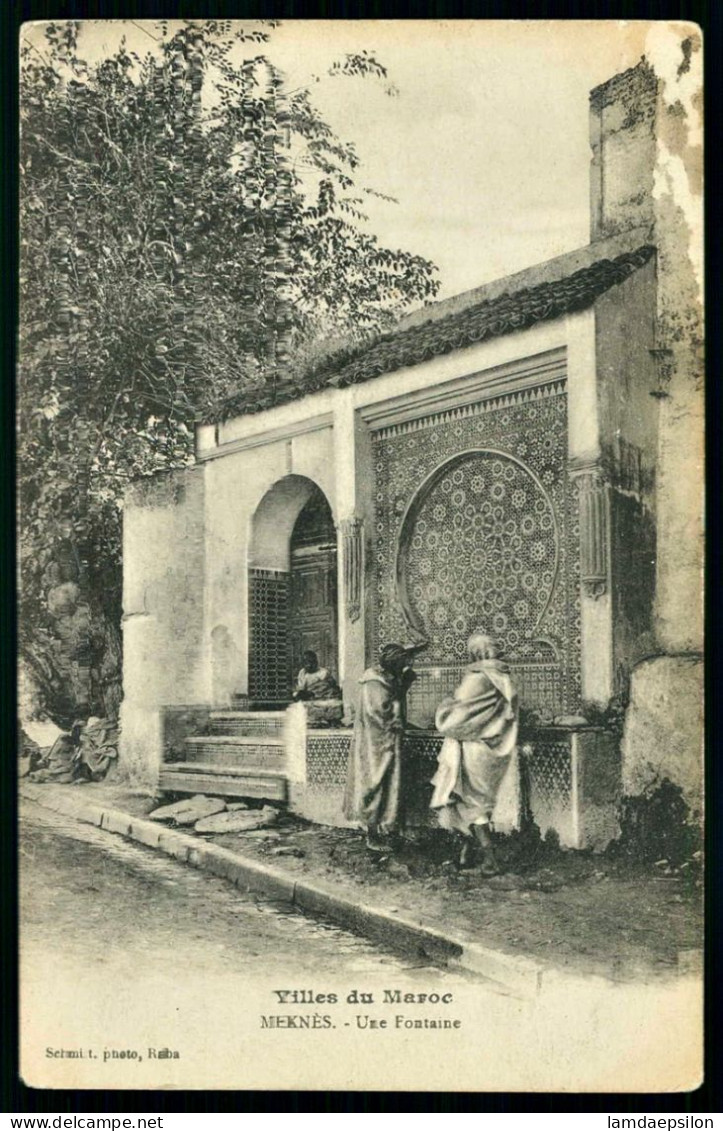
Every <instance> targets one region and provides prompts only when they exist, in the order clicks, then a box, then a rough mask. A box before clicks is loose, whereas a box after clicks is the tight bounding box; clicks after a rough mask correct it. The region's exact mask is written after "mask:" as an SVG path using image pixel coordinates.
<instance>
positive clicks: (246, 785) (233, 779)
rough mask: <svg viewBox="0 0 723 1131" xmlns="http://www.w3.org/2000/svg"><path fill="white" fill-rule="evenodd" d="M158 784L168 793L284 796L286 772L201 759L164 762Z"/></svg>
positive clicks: (270, 798)
mask: <svg viewBox="0 0 723 1131" xmlns="http://www.w3.org/2000/svg"><path fill="white" fill-rule="evenodd" d="M158 785H159V788H160V789H161V790H162V791H165V792H169V793H171V792H172V793H207V794H210V795H211V796H212V797H239V798H241V797H255V798H261V799H263V800H266V801H282V802H284V803H286V801H287V800H288V785H287V781H286V776H285V775H284V774H283V773H281V772H278V771H273V770H266V769H259V768H255V767H243V766H229V765H223V766H218V765H215V764H213V763H203V762H164V763H163V765H162V766H161V772H160V777H159V781H158Z"/></svg>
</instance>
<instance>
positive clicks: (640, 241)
mask: <svg viewBox="0 0 723 1131" xmlns="http://www.w3.org/2000/svg"><path fill="white" fill-rule="evenodd" d="M669 96H670V92H668V95H667V97H668V98H669ZM667 105H668V103H667V102H666V92H665V91H664V90H663V89H661V83H660V81H659V80H657V79H656V78H655V76H654V75H653V73H652V71H651V70H650V69H649V68H648V67H647V65H645V64H644V63H641V64H640V65H639V66H638V67H637V68H634V69H633V70H632V71H629V72H626V73H625V74H624V75H621V76H616V77H615V78H614V79H612V80H611V81H610V82H609V83H607V84H605V85H604V86H603V87H601V88H598V89H597V90H596V91H594V92H593V94H592V97H591V142H592V148H593V163H592V176H591V212H592V219H591V228H592V242H591V243H590V244H589V245H588V246H587V247H585V248H582V249H580V250H579V251H576V252H573V253H570V254H568V255H565V256H562V257H559V258H556V259H553V260H550V261H549V262H547V263H544V264H541V265H539V266H536V267H532V268H530V269H528V270H526V271H523V272H520V273H518V274H516V275H513V276H509V277H506V278H504V279H502V280H499V281H497V282H494V283H491V284H488V285H486V286H484V287H481V288H479V289H478V290H475V291H472V292H468V293H467V294H464V295H460V296H457V297H456V298H454V299H451V300H448V301H446V302H441V303H437V304H435V305H433V306H430V307H427V308H424V309H423V310H421V311H418V312H417V313H415V314H414V315H411V316H409V317H408V318H406V319H405V320H403V321H402V322H401V323H400V324H399V325H398V327H396V328H395V329H394V330H393V331H392V332H390V333H388V334H386V335H384V337H382V338H381V339H379V340H378V341H376V342H373V343H371V344H368V345H366V346H364V347H360V348H358V349H356V350H349V351H347V352H346V353H344V354H339V355H336V356H332V357H330V358H328V359H326V360H325V361H324V362H323V363H321V364H319V366H318V367H317V369H316V370H314V371H312V372H310V373H309V375H308V384H307V387H306V391H305V392H304V395H302V396H298V394H297V395H295V396H294V397H292V396H291V395H289V397H288V399H286V400H284V399H283V395H282V396H281V397H280V398H279V401H280V403H277V404H276V405H274V406H273V407H269V408H266V409H264V410H262V411H248V412H241V413H240V414H239V415H238V416H236V417H234V418H232V419H229V420H227V421H226V422H225V423H222V424H220V425H200V426H199V427H198V428H197V435H196V464H195V466H194V467H192V468H189V469H188V470H185V471H181V472H173V473H169V474H166V475H162V476H159V477H155V478H152V479H145V480H142V481H139V482H137V483H136V484H134V485H133V486H132V487H131V489H130V490H129V492H128V495H127V498H126V504H125V532H124V569H125V584H124V656H125V660H124V667H125V673H126V674H125V687H124V702H123V707H122V717H121V721H122V747H121V757H122V762H123V764H124V765H125V767H126V770H127V772H128V773H129V774H130V775H131V776H133V777H134V778H135V779H136V780H137V781H139V782H142V783H144V784H146V785H148V786H151V787H155V786H157V785H158V784H159V783H160V785H161V787H162V788H166V789H169V790H171V789H176V790H185V789H189V790H192V792H202V791H208V792H213V791H217V792H222V793H228V794H233V795H239V796H245V795H249V794H250V795H254V796H264V797H270V798H276V799H279V800H286V801H288V802H289V803H290V804H291V805H292V807H294V808H295V809H297V810H298V811H299V812H301V813H303V814H305V815H307V816H310V817H313V818H315V819H318V820H323V821H327V822H329V823H343V818H342V817H341V812H340V807H341V793H342V789H343V779H344V774H345V767H346V758H347V754H348V748H349V737H350V731H349V728H348V725H346V726H345V725H341V724H339V722H338V719H337V718H336V716H334V715H333V712H332V714H331V715H329V716H328V717H325V718H322V719H319V718H318V717H315V716H314V714H313V712H311V713H310V712H309V711H308V710H307V709H306V708H305V707H303V706H301V705H296V706H292V707H290V708H289V707H288V704H289V698H290V690H291V686H292V682H293V678H294V675H295V672H296V671H297V670H298V667H299V666H300V657H301V654H302V652H303V651H304V650H305V649H307V648H312V649H313V650H315V651H316V652H317V653H318V654H319V657H320V661H321V663H322V664H323V665H324V666H328V667H330V668H332V670H333V671H334V674H335V675H336V677H337V679H338V680H339V683H340V685H341V688H342V692H343V715H344V721H345V723H346V724H348V723H349V722H350V720H351V718H352V716H353V710H354V705H355V701H356V695H357V687H358V680H359V678H360V676H361V674H362V672H363V671H364V669H365V668H366V667H368V666H369V664H370V663H372V662H374V661H375V658H376V655H377V653H378V648H379V646H380V645H381V644H382V643H384V642H387V641H390V640H400V641H402V642H406V641H410V640H416V639H420V638H425V639H427V640H428V641H429V647H428V648H427V650H426V651H425V652H424V653H422V655H421V657H420V659H419V660H418V661H417V664H416V668H417V672H418V679H417V682H416V683H415V684H414V685H413V688H412V691H411V693H410V698H409V705H408V715H409V720H410V722H411V723H412V724H414V726H415V728H416V729H415V730H414V731H410V734H409V735H408V738H407V742H406V751H407V754H406V756H407V759H408V772H407V782H408V785H407V789H408V793H409V798H408V800H409V807H410V812H412V813H413V814H416V818H415V819H418V820H423V819H424V813H425V810H426V804H427V801H428V797H427V789H428V780H429V777H430V776H431V773H432V771H433V768H434V758H435V755H436V750H437V748H438V740H437V739H436V737H435V735H434V733H433V729H432V728H433V717H434V710H435V707H436V705H437V703H438V702H439V701H440V700H441V699H442V698H443V697H444V696H445V695H447V694H449V693H450V691H451V690H452V688H453V687H454V686H455V684H456V683H457V682H458V680H459V676H460V673H461V670H462V668H463V667H464V664H465V641H466V639H467V637H468V636H469V634H470V632H471V631H473V630H475V629H479V628H483V629H484V630H486V631H489V632H491V633H492V634H493V635H495V636H496V637H498V638H499V639H500V641H501V642H502V644H503V646H504V648H505V652H506V656H507V658H508V660H509V662H510V665H511V668H512V670H513V672H514V674H515V677H516V679H517V682H518V685H519V688H520V697H521V703H522V705H523V710H524V721H525V728H526V729H525V740H526V741H525V746H524V756H523V758H522V759H521V760H520V765H518V767H517V768H516V771H515V774H514V775H511V778H512V779H513V780H511V782H510V783H508V786H507V789H506V794H505V797H504V798H503V799H501V802H500V813H499V814H498V823H499V824H500V825H503V826H504V825H514V824H515V822H516V821H517V820H518V819H519V808H520V804H521V803H523V802H524V804H529V805H531V806H532V810H533V815H534V816H535V819H536V820H537V822H538V824H540V826H541V827H542V828H543V830H544V829H545V828H553V829H555V831H556V832H557V834H558V835H559V836H560V838H561V840H562V842H563V843H566V844H570V845H572V846H583V845H592V846H593V847H604V845H605V844H606V843H607V842H608V841H609V840H610V838H611V837H612V836H614V835H615V831H616V825H615V807H616V805H617V802H618V801H619V797H620V794H621V791H622V790H623V789H629V790H630V789H632V790H633V791H635V790H644V789H645V788H647V786H648V784H649V781H650V780H654V778H655V775H656V774H658V776H659V774H660V772H661V767H662V770H664V771H665V772H666V773H669V776H670V775H671V774H672V775H673V778H674V780H677V781H678V783H679V784H680V785H681V788H683V789H684V790H685V792H686V796H687V797H688V798H689V800H690V803H691V805H693V806H694V804H695V798H696V791H697V790H699V785H700V771H699V762H700V742H699V739H698V738H697V737H696V726H698V727H699V726H700V688H699V680H700V670H699V668H700V655H699V653H700V650H701V641H700V632H699V630H696V628H695V624H694V623H693V622H694V621H695V613H691V612H690V600H693V602H694V603H697V604H696V608H697V607H698V606H699V604H700V573H699V569H700V555H701V547H700V531H699V530H696V529H694V527H695V518H694V517H693V516H694V515H695V514H696V513H697V512H699V510H700V492H701V488H700V474H701V469H700V458H701V457H700V448H701V447H702V444H701V443H699V441H700V433H701V430H702V428H701V421H700V416H699V402H700V398H701V394H700V367H699V365H700V363H699V356H698V352H696V351H697V348H698V346H699V343H697V342H696V341H695V340H694V339H695V336H696V333H697V330H698V327H699V325H700V317H699V312H698V316H697V317H695V316H691V317H690V318H689V319H688V322H687V323H685V324H683V325H681V324H680V320H679V319H678V321H676V322H675V325H674V327H673V329H672V330H671V329H670V322H671V312H672V311H673V310H674V309H678V311H679V307H678V306H676V304H678V303H679V299H680V287H681V285H683V284H682V283H681V280H683V281H684V280H685V278H686V277H687V276H686V265H685V263H684V262H683V261H682V259H681V258H680V257H681V256H682V257H683V258H684V254H685V249H684V248H683V247H682V246H680V247H678V246H677V245H676V239H677V240H678V242H679V243H681V241H682V240H683V234H682V233H681V231H680V223H679V217H677V216H675V215H674V216H672V217H671V216H670V215H665V214H664V211H665V209H666V208H667V207H668V203H669V202H666V201H665V199H664V196H663V197H662V198H661V196H660V195H659V194H658V195H657V196H656V194H655V192H654V191H653V189H654V183H655V181H654V178H655V170H656V163H658V162H659V161H660V159H661V158H660V154H661V149H660V146H659V144H658V138H659V134H660V122H661V120H662V119H665V118H666V116H667ZM668 211H669V209H668ZM676 225H677V227H676ZM676 232H677V236H676ZM685 301H686V302H687V303H688V306H690V304H691V302H692V292H691V294H687V295H686V296H685ZM673 321H675V320H673ZM666 327H668V329H667V330H666ZM666 333H667V335H668V336H667V337H666ZM673 398H677V410H676V411H675V412H671V407H672V406H670V405H668V404H667V402H668V401H670V400H671V399H673ZM681 405H682V406H683V409H684V411H685V412H687V413H689V414H690V415H689V419H688V425H689V426H690V424H691V422H692V424H693V429H694V433H693V437H692V443H693V449H694V450H693V451H692V450H691V432H690V427H688V430H687V440H685V441H684V439H683V432H682V431H681V426H680V411H681ZM696 428H697V431H695V429H696ZM696 444H697V445H698V447H697V448H696ZM681 474H683V475H684V476H685V480H686V483H687V486H686V487H685V488H682V487H681V485H680V482H679V477H680V475H681ZM696 476H697V477H698V478H696ZM661 477H662V478H661ZM691 501H692V512H691ZM691 523H692V524H693V525H692V526H691ZM681 524H683V525H684V526H685V535H686V537H685V551H684V552H683V558H681V552H680V550H679V549H678V548H677V547H676V540H677V539H678V538H679V537H680V528H681ZM663 559H664V560H663ZM683 559H684V560H683ZM671 579H672V580H671ZM676 579H677V580H676ZM681 586H682V588H683V590H684V591H686V592H687V593H688V596H689V600H688V613H687V614H686V613H685V611H684V609H683V608H681V605H680V597H681ZM671 592H672V593H673V594H674V599H671V598H670V596H668V597H666V594H670V593H671ZM671 664H672V667H671ZM681 665H684V668H685V671H684V674H683V675H681V672H683V668H682V667H681ZM686 678H687V683H686V685H685V686H686V690H685V694H686V695H687V696H688V700H687V706H686V708H685V709H686V710H687V711H688V713H689V718H690V720H691V722H690V726H689V727H688V730H687V732H686V734H685V735H684V736H683V737H680V736H679V737H678V738H676V739H675V740H674V743H673V745H674V746H675V749H671V748H670V740H669V739H666V741H667V743H668V746H667V747H666V749H667V750H668V753H665V752H663V754H662V755H661V752H660V749H659V748H658V749H656V748H655V742H656V741H657V742H658V747H659V739H657V740H656V739H655V735H656V734H657V733H658V730H659V729H660V728H663V729H665V725H666V717H665V709H666V707H665V704H666V702H667V700H666V694H667V692H666V687H668V685H670V686H671V687H672V685H673V684H674V685H675V688H676V691H677V692H678V693H679V689H680V686H681V679H682V680H683V682H685V679H686ZM646 681H647V684H649V685H652V690H649V691H648V692H647V693H645V692H644V685H645V684H646ZM666 681H667V683H666ZM696 681H698V682H696ZM641 688H642V689H643V690H642V692H641ZM656 688H657V689H658V692H659V696H658V697H659V698H660V699H661V703H660V704H659V705H658V707H657V708H656V707H655V705H654V703H653V700H654V698H655V689H656ZM615 703H625V704H628V703H629V704H630V706H629V708H628V715H627V719H626V730H625V735H624V737H623V741H622V745H621V743H620V735H619V733H616V732H615V731H614V729H611V728H610V727H609V726H606V719H607V716H608V715H609V714H610V708H611V704H612V705H614V704H615ZM606 712H607V714H606ZM339 714H341V709H340V711H339ZM330 722H331V723H333V724H335V725H331V726H330V725H328V724H329V723H330ZM320 723H323V724H324V725H319V724H320ZM656 728H658V730H656ZM651 743H653V745H652V746H651ZM696 743H697V745H696ZM676 744H677V745H676ZM666 759H667V761H666ZM522 763H524V765H522ZM520 783H522V784H521V785H520ZM520 789H522V794H523V796H522V800H521V795H520Z"/></svg>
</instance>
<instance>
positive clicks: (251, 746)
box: [183, 734, 284, 770]
mask: <svg viewBox="0 0 723 1131" xmlns="http://www.w3.org/2000/svg"><path fill="white" fill-rule="evenodd" d="M183 746H184V750H185V753H186V760H187V762H189V763H194V762H201V763H205V764H207V765H220V766H226V765H228V766H234V767H237V766H241V767H243V766H261V767H264V766H266V767H268V768H269V769H272V770H282V769H283V768H284V740H283V737H282V736H281V735H278V734H253V735H248V734H230V735H229V734H204V735H194V736H193V737H192V738H186V739H184V741H183Z"/></svg>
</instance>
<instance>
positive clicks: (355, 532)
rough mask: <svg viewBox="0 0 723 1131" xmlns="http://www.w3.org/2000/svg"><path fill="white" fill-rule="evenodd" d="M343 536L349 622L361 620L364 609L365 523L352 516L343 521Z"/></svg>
mask: <svg viewBox="0 0 723 1131" xmlns="http://www.w3.org/2000/svg"><path fill="white" fill-rule="evenodd" d="M339 525H340V528H341V536H342V560H343V563H344V600H345V603H346V613H347V616H348V617H349V620H350V621H352V622H354V621H357V620H359V617H360V616H361V608H362V587H363V580H364V523H363V521H362V519H361V518H358V517H357V516H356V515H352V516H351V517H350V518H345V519H342V521H341V523H340V524H339Z"/></svg>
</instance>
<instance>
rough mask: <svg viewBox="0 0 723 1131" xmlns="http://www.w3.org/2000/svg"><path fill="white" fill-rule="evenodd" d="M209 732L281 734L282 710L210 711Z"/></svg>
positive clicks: (282, 725) (282, 726)
mask: <svg viewBox="0 0 723 1131" xmlns="http://www.w3.org/2000/svg"><path fill="white" fill-rule="evenodd" d="M208 721H209V726H210V728H211V734H227V735H267V734H268V735H275V734H278V735H280V734H283V730H284V712H283V711H212V712H211V714H210V715H209V720H208Z"/></svg>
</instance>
